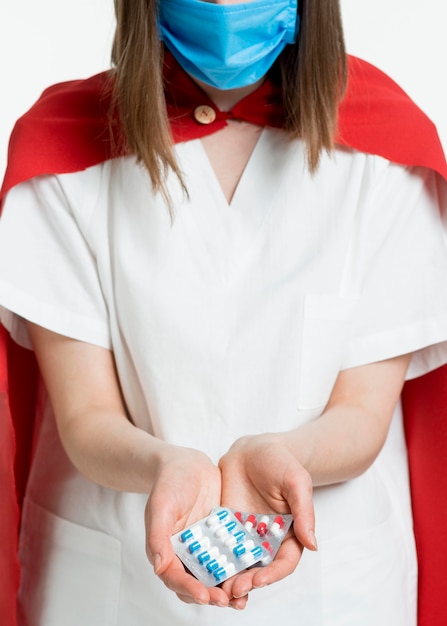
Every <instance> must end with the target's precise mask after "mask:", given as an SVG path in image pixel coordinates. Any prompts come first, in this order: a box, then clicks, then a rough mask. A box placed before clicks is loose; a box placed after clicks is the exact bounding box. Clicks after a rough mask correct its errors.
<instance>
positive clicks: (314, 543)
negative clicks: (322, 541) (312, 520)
mask: <svg viewBox="0 0 447 626" xmlns="http://www.w3.org/2000/svg"><path fill="white" fill-rule="evenodd" d="M309 537H310V544H311V546H312V549H313V550H315V551H317V550H318V542H317V538H316V537H315V533H314V531H313V530H310V531H309Z"/></svg>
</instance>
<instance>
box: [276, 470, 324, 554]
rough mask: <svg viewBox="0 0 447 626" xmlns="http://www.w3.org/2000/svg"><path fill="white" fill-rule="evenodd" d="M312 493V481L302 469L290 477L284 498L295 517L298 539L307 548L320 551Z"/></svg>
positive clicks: (294, 525)
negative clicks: (316, 534)
mask: <svg viewBox="0 0 447 626" xmlns="http://www.w3.org/2000/svg"><path fill="white" fill-rule="evenodd" d="M312 492H313V487H312V479H311V478H310V475H309V474H308V473H307V472H306V471H305V470H304V469H301V471H297V472H292V473H291V475H290V476H289V479H288V483H287V485H286V487H285V490H284V497H285V499H286V500H287V503H288V505H289V507H290V511H291V513H292V515H293V530H294V533H295V536H296V538H297V539H298V541H299V542H300V543H301V544H302V545H303V546H304V547H305V548H308V549H309V550H318V544H317V539H316V536H315V512H314V506H313V499H312Z"/></svg>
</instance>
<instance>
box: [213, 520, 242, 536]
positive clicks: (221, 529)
mask: <svg viewBox="0 0 447 626" xmlns="http://www.w3.org/2000/svg"><path fill="white" fill-rule="evenodd" d="M236 526H237V522H235V521H234V520H233V521H231V522H228V523H227V524H222V525H221V526H218V527H217V528H216V530H215V531H214V534H215V535H216V537H225V535H229V534H230V533H231V532H233V530H234V529H235V528H236Z"/></svg>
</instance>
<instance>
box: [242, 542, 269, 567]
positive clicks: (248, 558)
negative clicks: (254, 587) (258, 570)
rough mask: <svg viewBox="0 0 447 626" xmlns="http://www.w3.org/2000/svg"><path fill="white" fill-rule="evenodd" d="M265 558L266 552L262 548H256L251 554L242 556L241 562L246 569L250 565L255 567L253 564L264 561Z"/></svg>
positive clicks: (247, 553)
mask: <svg viewBox="0 0 447 626" xmlns="http://www.w3.org/2000/svg"><path fill="white" fill-rule="evenodd" d="M263 556H264V550H263V549H262V548H261V546H255V547H254V548H253V549H252V550H250V552H246V553H245V554H242V555H241V561H242V562H243V564H244V565H245V566H246V567H249V566H250V565H253V563H257V562H258V561H260V560H262V557H263Z"/></svg>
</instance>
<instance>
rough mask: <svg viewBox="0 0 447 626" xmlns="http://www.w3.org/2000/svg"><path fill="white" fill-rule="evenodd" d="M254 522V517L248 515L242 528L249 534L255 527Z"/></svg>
mask: <svg viewBox="0 0 447 626" xmlns="http://www.w3.org/2000/svg"><path fill="white" fill-rule="evenodd" d="M256 522H257V520H256V515H249V516H248V517H247V519H246V520H245V524H244V526H245V528H246V529H247V530H248V532H251V531H252V530H253V528H254V527H255V526H256Z"/></svg>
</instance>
